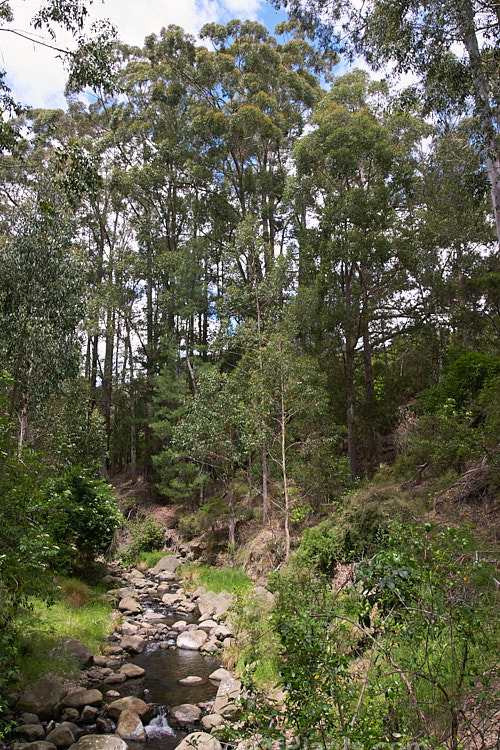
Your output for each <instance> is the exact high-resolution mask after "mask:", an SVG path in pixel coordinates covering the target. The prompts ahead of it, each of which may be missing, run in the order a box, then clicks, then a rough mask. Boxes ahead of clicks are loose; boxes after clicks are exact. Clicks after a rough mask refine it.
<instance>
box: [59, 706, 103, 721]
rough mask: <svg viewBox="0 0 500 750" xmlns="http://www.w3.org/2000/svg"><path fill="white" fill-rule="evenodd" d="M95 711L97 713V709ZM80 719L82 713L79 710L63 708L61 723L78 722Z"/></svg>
mask: <svg viewBox="0 0 500 750" xmlns="http://www.w3.org/2000/svg"><path fill="white" fill-rule="evenodd" d="M94 711H97V709H96V708H95V709H94ZM79 718H80V712H79V710H78V709H77V708H69V707H68V708H63V710H62V712H61V722H64V721H71V722H73V721H78V719H79Z"/></svg>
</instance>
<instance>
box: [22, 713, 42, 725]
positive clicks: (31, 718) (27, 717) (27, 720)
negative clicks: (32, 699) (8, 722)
mask: <svg viewBox="0 0 500 750" xmlns="http://www.w3.org/2000/svg"><path fill="white" fill-rule="evenodd" d="M19 719H20V721H21V724H40V718H39V717H38V716H37V715H36V714H30V713H27V712H25V713H23V714H21V716H20V717H19Z"/></svg>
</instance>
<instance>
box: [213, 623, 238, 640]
mask: <svg viewBox="0 0 500 750" xmlns="http://www.w3.org/2000/svg"><path fill="white" fill-rule="evenodd" d="M232 634H233V631H232V630H231V629H230V628H228V627H227V626H226V625H217V626H216V627H215V628H214V630H213V632H212V633H210V635H212V636H214V637H215V638H218V639H219V641H223V640H224V638H228V637H229V636H230V635H232Z"/></svg>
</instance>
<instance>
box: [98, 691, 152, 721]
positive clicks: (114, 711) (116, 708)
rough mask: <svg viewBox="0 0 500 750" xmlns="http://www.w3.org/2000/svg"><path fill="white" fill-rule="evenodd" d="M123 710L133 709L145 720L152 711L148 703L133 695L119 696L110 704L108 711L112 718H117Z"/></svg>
mask: <svg viewBox="0 0 500 750" xmlns="http://www.w3.org/2000/svg"><path fill="white" fill-rule="evenodd" d="M122 711H133V712H134V713H136V714H137V715H138V716H139V717H140V718H141V719H143V720H147V719H148V718H149V715H150V713H151V710H150V708H149V706H148V704H147V703H145V702H144V701H143V700H141V699H140V698H136V697H135V696H133V695H127V696H126V697H125V698H119V699H118V700H117V701H113V703H110V704H109V706H108V713H109V715H110V716H111V718H112V719H117V718H118V717H119V716H120V714H121V712H122Z"/></svg>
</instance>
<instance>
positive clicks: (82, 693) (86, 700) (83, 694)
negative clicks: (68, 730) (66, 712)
mask: <svg viewBox="0 0 500 750" xmlns="http://www.w3.org/2000/svg"><path fill="white" fill-rule="evenodd" d="M102 701H103V698H102V693H101V691H100V690H96V689H93V690H76V691H75V692H73V693H69V695H67V696H66V697H65V698H63V699H62V701H61V707H62V708H78V709H79V710H81V709H82V708H85V706H100V705H101V704H102Z"/></svg>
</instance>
